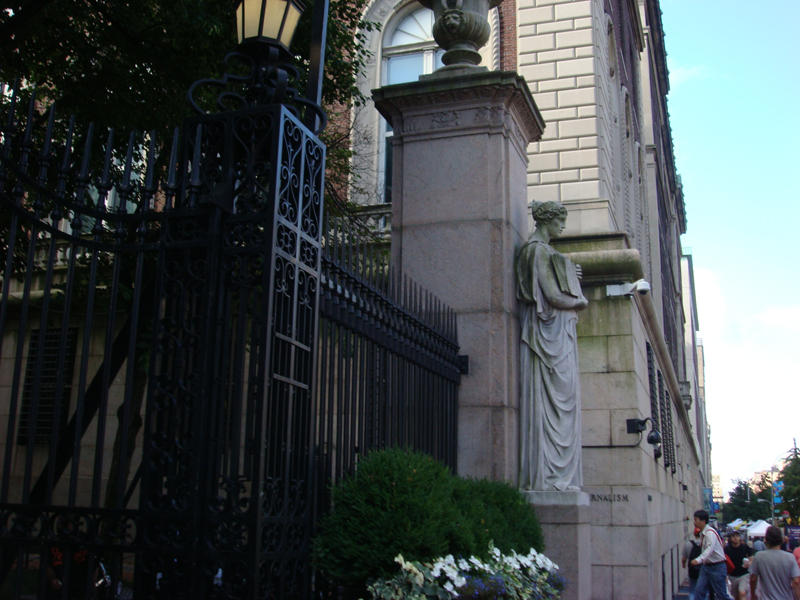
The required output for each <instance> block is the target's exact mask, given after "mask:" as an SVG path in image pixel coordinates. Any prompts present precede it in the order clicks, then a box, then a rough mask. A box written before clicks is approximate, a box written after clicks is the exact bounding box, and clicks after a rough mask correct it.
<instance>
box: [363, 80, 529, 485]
mask: <svg viewBox="0 0 800 600" xmlns="http://www.w3.org/2000/svg"><path fill="white" fill-rule="evenodd" d="M373 94H374V99H375V105H376V107H377V108H378V110H379V111H380V113H381V114H382V115H383V116H384V117H385V118H386V119H387V120H388V121H389V122H390V123H391V124H392V128H393V131H394V136H393V138H392V144H393V152H394V155H393V156H394V159H393V160H394V166H393V169H394V170H393V178H392V190H393V194H392V263H393V266H394V267H396V268H399V269H400V270H402V272H403V273H405V274H407V275H408V276H409V277H411V278H413V279H414V280H416V281H417V282H418V283H420V284H421V285H422V286H423V287H425V288H427V289H428V290H430V291H432V292H433V293H434V294H436V295H437V296H438V297H439V298H441V299H442V300H443V301H444V302H446V303H447V304H448V305H450V306H451V307H452V308H453V310H454V311H455V312H456V313H457V314H458V337H459V342H460V344H461V353H462V354H465V355H468V356H469V374H468V375H466V376H464V377H463V378H462V382H461V386H460V391H459V407H458V410H459V431H458V444H459V454H458V471H459V473H460V474H462V475H470V476H474V477H489V478H492V479H505V480H507V481H511V482H514V483H516V481H517V477H518V474H517V470H518V462H519V461H518V453H519V426H518V406H519V349H518V346H519V324H518V316H517V315H518V312H517V301H516V291H515V281H514V268H513V265H514V252H515V250H516V249H517V248H519V246H520V245H521V244H522V242H523V241H524V240H525V239H527V236H528V214H527V204H528V203H527V178H526V169H527V152H526V151H527V147H528V143H529V142H531V141H535V140H538V139H539V138H540V137H541V135H542V130H543V128H544V123H543V121H542V119H541V116H540V115H539V111H538V109H537V108H536V105H535V104H534V102H533V99H532V97H531V94H530V91H529V90H528V86H527V84H526V83H525V81H524V80H523V79H522V77H520V76H519V75H517V74H516V73H508V72H497V71H493V72H489V71H486V70H482V69H479V68H473V69H465V70H463V74H461V75H449V76H437V75H436V74H434V75H433V76H429V77H427V78H425V79H424V80H422V81H417V82H413V83H406V84H400V85H393V86H387V87H384V88H381V89H378V90H375V91H374V92H373Z"/></svg>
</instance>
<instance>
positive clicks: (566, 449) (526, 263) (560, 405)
mask: <svg viewBox="0 0 800 600" xmlns="http://www.w3.org/2000/svg"><path fill="white" fill-rule="evenodd" d="M540 252H546V253H547V256H548V258H549V260H547V261H546V264H547V265H548V266H549V267H550V268H549V269H548V270H549V271H550V272H549V273H539V272H537V270H538V267H537V264H536V263H537V261H536V256H537V253H540ZM557 254H558V253H557V251H556V250H554V249H553V248H552V247H550V246H549V245H547V244H545V243H544V242H541V241H538V240H529V241H528V242H527V243H526V244H525V245H524V246H523V247H522V248H521V249H520V253H519V256H518V260H517V295H518V298H519V300H520V301H521V306H522V343H521V344H520V370H521V373H522V377H521V402H520V424H521V426H520V449H521V452H520V488H522V489H527V490H567V489H577V488H580V487H581V486H582V485H583V469H582V465H581V402H580V381H579V379H580V375H579V373H578V338H577V333H576V327H577V323H578V314H577V312H576V311H575V310H564V309H560V308H557V307H555V306H553V305H552V304H551V301H550V300H549V299H548V298H547V297H546V296H545V293H544V290H543V289H542V286H541V284H540V281H541V278H543V277H551V278H552V277H554V276H555V272H554V269H553V268H552V267H553V258H554V256H555V255H557ZM573 268H574V267H573ZM556 286H558V283H557V278H556Z"/></svg>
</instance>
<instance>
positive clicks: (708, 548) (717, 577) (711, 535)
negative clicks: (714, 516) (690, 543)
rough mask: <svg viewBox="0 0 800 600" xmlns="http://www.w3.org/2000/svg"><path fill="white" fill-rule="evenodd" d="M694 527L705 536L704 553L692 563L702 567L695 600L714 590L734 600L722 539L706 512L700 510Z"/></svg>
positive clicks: (725, 598) (727, 599)
mask: <svg viewBox="0 0 800 600" xmlns="http://www.w3.org/2000/svg"><path fill="white" fill-rule="evenodd" d="M694 526H695V527H697V528H698V529H700V532H701V535H702V536H703V544H702V552H700V556H698V557H697V558H695V559H694V560H693V561H692V562H691V563H690V564H692V565H695V566H697V565H700V576H699V577H698V578H697V586H696V587H695V588H694V595H695V598H704V597H705V595H706V592H707V591H708V590H709V589H712V590H714V593H715V594H716V596H717V598H719V599H720V600H733V599H732V598H731V597H730V596H729V595H728V590H727V585H726V580H727V577H728V568H727V567H726V566H725V549H724V548H723V546H722V538H721V537H720V535H719V533H717V531H716V529H714V528H713V527H711V526H710V525H709V524H708V513H707V512H706V511H704V510H698V511H697V512H695V513H694ZM798 600H800V598H798Z"/></svg>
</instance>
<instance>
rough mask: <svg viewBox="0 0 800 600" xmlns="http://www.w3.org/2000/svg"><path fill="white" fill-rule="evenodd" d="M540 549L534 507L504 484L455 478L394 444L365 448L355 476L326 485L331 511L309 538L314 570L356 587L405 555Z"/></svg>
mask: <svg viewBox="0 0 800 600" xmlns="http://www.w3.org/2000/svg"><path fill="white" fill-rule="evenodd" d="M492 540H494V543H495V546H496V547H497V548H499V549H500V550H502V551H503V552H510V551H511V550H516V551H517V552H520V553H527V552H528V551H529V550H530V549H531V548H535V549H536V550H537V551H542V550H543V548H544V543H543V537H542V531H541V527H540V526H539V522H538V520H537V518H536V513H535V510H534V508H533V507H532V506H531V505H530V504H529V503H528V502H527V501H526V500H525V498H524V496H523V495H522V494H521V492H519V490H517V489H516V488H513V487H512V486H510V485H509V484H507V483H504V482H490V481H484V480H472V479H461V478H459V477H457V476H455V475H451V474H450V472H449V471H448V470H447V469H446V468H445V467H444V466H443V465H441V464H440V463H438V462H436V461H435V460H433V459H432V458H431V457H430V456H427V455H425V454H421V453H417V452H408V451H405V450H401V449H398V448H393V449H388V450H382V451H377V452H373V453H372V454H370V455H369V456H368V457H367V458H366V459H365V460H364V461H362V462H361V463H360V464H359V466H358V471H357V474H356V476H355V477H348V478H345V479H344V480H343V481H341V482H339V483H338V484H337V485H336V486H335V488H334V489H333V510H332V511H331V512H330V513H329V514H328V515H327V516H325V517H324V518H323V519H322V521H321V522H320V526H319V531H318V534H317V536H316V538H315V540H314V559H315V562H316V565H317V567H318V568H320V569H322V570H323V571H324V572H325V573H326V575H327V576H328V577H330V578H332V579H334V580H336V581H339V582H342V583H345V584H348V585H356V586H358V585H361V586H363V585H364V584H365V583H366V581H367V580H368V579H370V578H375V577H390V576H391V575H392V574H393V573H394V572H395V571H396V570H397V568H398V567H397V564H396V563H395V562H394V559H395V557H396V556H397V555H398V554H402V555H403V557H404V558H405V559H406V560H417V561H430V560H432V559H434V558H436V557H439V556H445V555H447V554H452V555H454V556H464V557H468V556H472V555H474V556H482V557H484V558H485V557H486V556H487V553H488V546H489V541H492Z"/></svg>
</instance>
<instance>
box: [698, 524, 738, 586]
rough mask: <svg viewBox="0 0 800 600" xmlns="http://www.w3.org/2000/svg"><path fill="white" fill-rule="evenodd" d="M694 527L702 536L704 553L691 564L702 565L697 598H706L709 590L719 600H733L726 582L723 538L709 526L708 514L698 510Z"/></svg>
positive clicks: (726, 569) (726, 568)
mask: <svg viewBox="0 0 800 600" xmlns="http://www.w3.org/2000/svg"><path fill="white" fill-rule="evenodd" d="M694 526H695V527H697V528H698V529H699V530H700V532H701V535H702V538H703V543H702V546H701V548H702V551H701V552H700V556H698V557H697V558H695V559H694V560H693V561H692V563H691V564H693V565H700V576H699V577H698V578H697V586H696V587H695V588H694V597H695V598H705V597H706V593H708V590H709V588H710V589H712V590H714V593H715V594H716V595H717V598H719V600H733V599H732V598H731V597H730V596H729V595H728V589H727V585H726V580H727V578H728V567H727V566H726V565H725V548H724V546H723V545H722V538H721V537H720V535H719V533H717V531H716V530H715V529H714V528H713V527H711V526H709V524H708V513H707V512H706V511H704V510H698V511H697V512H695V513H694Z"/></svg>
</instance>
